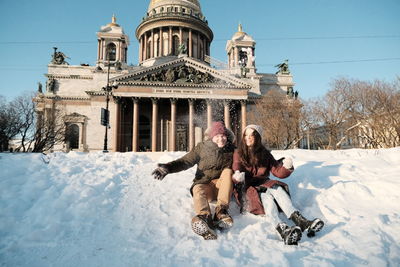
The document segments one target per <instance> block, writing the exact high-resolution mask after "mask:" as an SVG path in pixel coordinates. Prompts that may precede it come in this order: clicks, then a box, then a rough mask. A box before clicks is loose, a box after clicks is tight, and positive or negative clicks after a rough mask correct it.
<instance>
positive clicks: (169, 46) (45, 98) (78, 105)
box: [36, 0, 294, 152]
mask: <svg viewBox="0 0 400 267" xmlns="http://www.w3.org/2000/svg"><path fill="white" fill-rule="evenodd" d="M97 37H98V50H97V61H96V65H95V66H71V65H68V64H67V63H66V62H64V61H63V58H62V57H61V60H60V58H59V57H58V60H53V61H52V62H51V63H50V64H49V65H48V73H47V74H46V76H47V78H48V82H47V85H46V91H45V92H44V93H38V95H37V97H36V102H37V104H38V105H37V107H38V109H37V111H38V113H39V114H40V115H43V116H47V115H46V114H49V112H52V110H54V108H57V109H62V110H63V112H64V113H65V114H66V116H65V119H64V120H65V127H66V128H67V129H68V131H66V132H67V134H68V135H69V136H67V138H66V142H65V144H63V145H58V146H56V147H55V150H79V151H98V150H103V149H104V140H105V134H106V129H105V128H106V127H104V126H103V125H101V123H100V122H101V110H102V108H103V109H104V108H106V103H107V101H106V99H107V96H108V97H109V100H110V101H109V102H108V110H109V112H110V120H109V126H108V128H107V141H108V143H107V144H108V146H107V148H108V149H109V150H111V151H119V152H125V151H164V150H169V151H187V150H190V149H191V148H192V147H193V146H194V145H195V144H196V143H197V142H200V141H201V140H202V139H203V134H204V131H205V129H206V128H207V127H208V126H209V125H210V124H211V122H212V121H216V120H221V121H224V122H225V124H226V125H227V127H229V128H230V129H232V130H233V132H234V133H235V134H236V135H237V136H238V135H240V134H239V133H240V132H241V130H242V129H243V127H244V126H245V125H246V124H247V113H248V112H254V108H255V106H254V100H255V99H257V98H259V97H261V96H262V95H264V94H265V93H266V92H268V91H269V90H272V89H278V90H282V91H284V92H286V90H287V89H288V88H290V87H293V86H294V84H293V80H292V76H291V75H290V73H287V72H286V73H282V72H278V73H277V74H260V73H257V69H256V62H255V46H256V42H255V40H253V38H252V37H251V36H250V35H248V34H247V33H245V32H243V30H242V27H241V26H239V29H238V32H237V33H235V34H234V35H233V37H232V39H231V40H228V41H227V46H226V52H227V57H228V64H224V63H220V62H218V61H216V60H214V59H213V58H211V57H210V44H211V42H212V39H213V33H212V30H211V29H210V28H209V27H208V23H207V20H206V19H205V17H204V15H203V14H202V12H201V7H200V4H199V2H198V1H197V0H190V1H189V0H152V1H150V4H149V8H148V10H147V13H146V15H145V17H144V18H143V20H142V22H141V24H140V25H139V26H138V27H137V29H136V38H137V39H138V42H139V64H138V65H137V66H128V65H127V56H128V51H127V47H128V45H129V38H128V36H127V35H125V34H124V31H123V29H122V27H121V26H120V25H118V24H117V23H116V18H115V17H114V16H113V18H112V22H111V23H109V24H107V25H106V26H103V27H101V29H100V31H99V32H98V34H97ZM57 53H60V52H56V50H55V53H54V56H53V58H57V56H60V54H57ZM61 56H62V54H61ZM113 85H114V86H113ZM107 88H108V89H109V91H107V90H106V89H107Z"/></svg>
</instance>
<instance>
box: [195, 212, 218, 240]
mask: <svg viewBox="0 0 400 267" xmlns="http://www.w3.org/2000/svg"><path fill="white" fill-rule="evenodd" d="M213 228H214V227H213V223H212V219H211V215H196V216H194V217H193V219H192V230H193V232H195V233H196V234H198V235H200V236H202V237H203V238H204V239H205V240H215V239H217V233H215V231H214V229H213Z"/></svg>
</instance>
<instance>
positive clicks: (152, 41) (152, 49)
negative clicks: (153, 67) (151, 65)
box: [150, 30, 154, 58]
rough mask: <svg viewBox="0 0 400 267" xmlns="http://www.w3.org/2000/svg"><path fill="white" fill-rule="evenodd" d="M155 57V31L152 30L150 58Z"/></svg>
mask: <svg viewBox="0 0 400 267" xmlns="http://www.w3.org/2000/svg"><path fill="white" fill-rule="evenodd" d="M153 57H154V31H153V30H151V46H150V58H153Z"/></svg>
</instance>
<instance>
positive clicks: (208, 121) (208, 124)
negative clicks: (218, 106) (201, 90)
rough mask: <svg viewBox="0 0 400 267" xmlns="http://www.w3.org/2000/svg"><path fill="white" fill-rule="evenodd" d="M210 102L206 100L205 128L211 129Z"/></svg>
mask: <svg viewBox="0 0 400 267" xmlns="http://www.w3.org/2000/svg"><path fill="white" fill-rule="evenodd" d="M211 104H212V103H211V100H209V99H208V100H207V128H210V127H211V124H212V106H211Z"/></svg>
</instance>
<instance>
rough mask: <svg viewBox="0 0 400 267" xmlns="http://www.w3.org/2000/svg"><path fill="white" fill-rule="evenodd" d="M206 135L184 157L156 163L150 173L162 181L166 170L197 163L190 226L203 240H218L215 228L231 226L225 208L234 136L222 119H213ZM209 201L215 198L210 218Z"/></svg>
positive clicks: (185, 167)
mask: <svg viewBox="0 0 400 267" xmlns="http://www.w3.org/2000/svg"><path fill="white" fill-rule="evenodd" d="M205 135H206V140H205V141H203V142H201V143H199V144H198V145H197V146H196V147H194V148H193V149H192V150H191V151H190V152H189V153H187V154H186V155H184V156H183V157H181V158H179V159H177V160H174V161H171V162H169V163H166V164H158V168H157V169H155V170H154V171H153V173H152V175H153V176H154V178H155V179H158V180H162V179H163V178H164V177H165V176H166V175H167V174H169V173H176V172H180V171H183V170H187V169H189V168H191V167H193V166H194V165H195V164H197V170H196V174H195V178H194V180H193V185H192V187H191V188H190V192H191V194H192V196H193V202H194V209H195V212H196V216H194V217H193V219H192V229H193V231H194V232H195V233H196V234H198V235H200V236H202V237H203V238H204V239H206V240H210V239H217V234H216V232H215V231H214V230H215V228H222V229H228V228H230V227H232V225H233V220H232V217H231V216H230V215H229V213H228V208H229V201H230V198H231V195H232V191H233V182H232V174H233V172H232V169H231V168H232V157H233V151H234V149H235V147H234V145H233V142H234V138H235V137H234V134H233V133H232V132H231V131H230V130H229V129H227V128H226V127H225V125H224V124H223V123H222V122H213V124H212V127H211V128H210V129H207V130H206V133H205ZM207 137H208V138H207ZM209 200H210V201H212V200H217V205H216V208H215V214H214V218H213V219H212V215H211V209H210V205H209V202H208V201H209Z"/></svg>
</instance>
